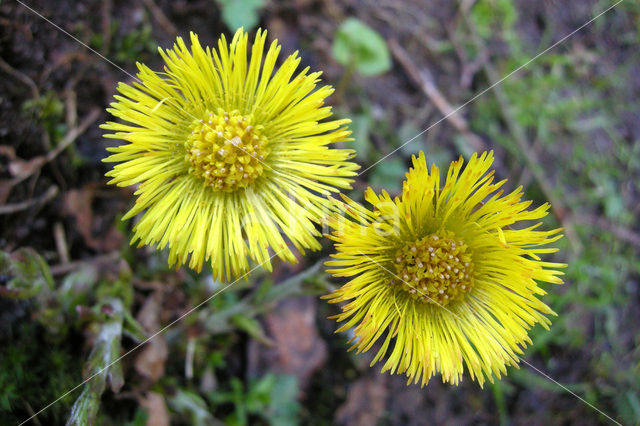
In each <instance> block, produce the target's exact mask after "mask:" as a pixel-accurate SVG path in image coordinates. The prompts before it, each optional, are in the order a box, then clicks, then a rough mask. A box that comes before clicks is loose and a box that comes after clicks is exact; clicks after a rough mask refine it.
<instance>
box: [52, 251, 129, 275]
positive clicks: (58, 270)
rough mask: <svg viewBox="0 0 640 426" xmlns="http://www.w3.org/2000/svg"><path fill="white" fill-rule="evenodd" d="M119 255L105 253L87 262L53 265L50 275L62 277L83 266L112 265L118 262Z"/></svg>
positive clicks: (77, 261) (118, 253)
mask: <svg viewBox="0 0 640 426" xmlns="http://www.w3.org/2000/svg"><path fill="white" fill-rule="evenodd" d="M121 257H122V256H121V254H120V252H118V251H114V252H111V253H107V254H102V255H100V256H96V257H92V258H91V259H87V260H76V261H74V262H69V263H62V264H60V265H54V266H52V267H51V268H50V269H51V275H53V276H54V277H55V276H59V275H64V274H66V273H68V272H71V271H75V270H76V269H80V268H82V267H83V266H94V265H101V264H105V263H113V262H116V261H118V260H120V258H121Z"/></svg>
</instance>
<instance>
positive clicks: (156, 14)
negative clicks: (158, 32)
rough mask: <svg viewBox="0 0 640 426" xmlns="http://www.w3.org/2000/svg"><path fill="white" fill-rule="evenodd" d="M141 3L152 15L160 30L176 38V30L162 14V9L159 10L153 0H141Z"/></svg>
mask: <svg viewBox="0 0 640 426" xmlns="http://www.w3.org/2000/svg"><path fill="white" fill-rule="evenodd" d="M143 1H144V4H145V6H147V8H148V9H149V11H150V12H151V14H152V15H153V19H155V20H156V21H157V22H158V25H160V26H161V27H162V29H163V30H164V31H165V32H166V33H167V34H169V35H170V36H171V37H175V36H177V35H178V30H177V29H176V27H175V26H174V25H173V24H172V23H171V21H169V19H168V18H167V16H166V15H165V14H164V12H162V9H160V8H159V7H158V5H157V4H156V3H155V2H154V1H153V0H143Z"/></svg>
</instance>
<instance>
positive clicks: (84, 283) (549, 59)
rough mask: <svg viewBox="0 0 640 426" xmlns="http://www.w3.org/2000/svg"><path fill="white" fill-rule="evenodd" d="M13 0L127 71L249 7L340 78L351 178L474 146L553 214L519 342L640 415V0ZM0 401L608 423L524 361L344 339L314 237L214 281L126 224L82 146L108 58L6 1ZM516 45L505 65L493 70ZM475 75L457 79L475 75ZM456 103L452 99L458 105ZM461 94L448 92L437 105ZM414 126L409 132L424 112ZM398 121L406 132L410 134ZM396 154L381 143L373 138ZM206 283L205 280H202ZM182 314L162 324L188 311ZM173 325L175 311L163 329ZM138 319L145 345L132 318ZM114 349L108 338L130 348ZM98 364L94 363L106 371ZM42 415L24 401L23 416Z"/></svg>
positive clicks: (357, 188) (225, 415)
mask: <svg viewBox="0 0 640 426" xmlns="http://www.w3.org/2000/svg"><path fill="white" fill-rule="evenodd" d="M28 4H29V6H31V7H33V8H34V9H35V10H37V11H38V12H39V13H42V14H43V15H44V16H45V17H47V18H48V19H51V20H52V21H53V22H55V23H56V24H58V25H60V26H61V28H63V29H64V30H66V31H68V32H70V33H71V34H73V35H74V36H75V37H77V38H78V39H80V40H82V41H83V42H84V43H86V44H88V45H89V46H91V47H92V48H93V49H95V50H96V51H98V52H99V53H100V54H102V55H104V56H105V57H107V58H109V59H110V60H112V61H114V63H115V64H117V65H118V66H120V67H122V68H123V69H125V70H127V71H128V72H134V71H135V62H137V61H138V62H144V63H146V64H148V65H150V66H151V67H152V68H154V69H159V68H160V66H161V64H160V58H159V56H158V55H157V54H156V48H157V46H164V47H167V46H169V45H171V44H172V43H173V41H174V40H175V36H176V35H183V36H184V35H186V34H188V32H189V31H190V30H193V31H196V32H197V33H199V35H200V37H201V39H202V40H203V41H205V42H206V43H207V44H209V45H213V44H214V43H215V41H216V39H217V38H218V36H219V34H221V33H225V34H227V35H228V34H230V33H233V30H235V29H236V28H237V27H239V26H244V27H245V29H255V28H256V27H257V26H262V27H264V28H266V29H267V30H268V31H269V37H270V38H271V39H274V38H278V39H279V40H280V42H281V43H282V44H283V52H285V53H286V54H289V53H292V52H293V51H295V50H299V51H300V55H301V56H302V60H303V65H305V66H306V65H309V66H311V67H312V68H314V69H319V70H322V71H323V72H324V74H323V78H324V81H325V82H327V83H329V84H332V85H334V86H335V87H336V92H335V94H334V95H333V96H332V98H331V99H330V102H331V103H332V105H333V106H334V110H335V112H336V114H337V115H339V116H343V117H350V118H351V119H352V120H353V123H352V130H353V134H354V138H355V141H354V142H353V145H352V146H353V147H354V148H355V149H357V151H358V157H357V161H358V162H359V163H360V164H361V165H362V170H363V171H364V173H363V174H362V175H361V176H359V177H358V179H357V181H356V182H355V184H354V191H352V192H351V193H349V194H348V195H349V196H351V197H353V198H355V199H361V197H362V196H361V194H362V191H363V189H364V188H366V187H367V186H369V185H370V186H372V187H374V189H376V190H378V189H381V188H383V187H384V188H386V189H387V190H389V192H390V193H391V194H392V195H397V194H398V191H399V189H400V183H401V180H402V178H403V176H404V173H405V172H406V170H407V166H408V163H409V159H410V157H411V155H412V154H415V153H417V152H418V151H419V150H424V151H425V153H426V154H427V158H428V161H430V162H433V163H435V164H437V165H438V166H439V167H441V168H446V166H447V165H448V163H449V161H451V160H454V159H456V158H457V157H458V156H459V155H462V156H464V157H468V156H469V155H470V154H471V153H472V152H473V151H476V150H483V149H493V150H494V151H495V153H496V158H497V160H496V163H495V166H496V169H497V175H498V176H499V177H500V178H508V179H509V183H508V187H509V189H513V188H515V187H516V186H518V185H523V186H524V187H525V188H526V196H527V197H528V198H529V199H532V200H533V201H534V205H540V204H542V203H544V202H547V201H549V202H551V204H552V212H553V214H552V215H550V216H549V217H548V219H547V223H546V226H549V227H556V226H562V227H564V228H565V234H566V238H564V239H563V240H561V241H560V246H561V251H560V252H559V253H557V254H556V255H554V256H553V259H554V260H556V261H561V262H566V263H568V264H569V266H568V268H567V269H566V284H565V285H564V286H561V287H553V288H551V287H549V288H548V291H549V294H547V295H546V296H544V300H545V301H546V302H547V303H548V304H550V305H551V306H552V308H553V309H554V310H555V311H556V312H557V313H558V316H557V317H555V318H554V319H553V322H554V324H553V326H552V328H551V330H550V331H546V330H543V329H542V328H541V327H537V328H534V329H533V330H532V333H531V334H532V340H533V345H531V347H529V348H528V349H527V350H526V353H525V359H526V360H527V362H529V363H531V364H532V365H534V366H536V368H539V369H540V370H541V371H543V372H545V374H548V375H549V376H550V377H552V378H553V379H554V380H557V381H558V382H560V383H562V384H563V385H565V386H566V387H567V388H568V389H570V390H571V391H572V392H574V393H575V394H577V395H579V396H580V397H581V398H584V399H585V400H586V401H588V402H589V403H590V404H593V405H595V406H597V407H598V408H600V409H601V410H603V411H604V412H606V413H607V414H608V415H609V416H611V417H613V418H615V419H616V420H617V421H619V422H621V423H625V424H633V423H637V422H638V419H640V385H639V384H640V349H638V348H639V347H640V345H639V343H640V341H639V340H640V332H639V331H640V322H639V321H638V318H640V303H639V302H640V294H639V284H638V280H639V276H640V259H639V258H638V248H639V247H640V228H639V226H638V217H639V213H640V202H639V200H640V183H639V182H640V143H639V140H640V109H639V105H638V99H639V98H640V96H639V95H640V58H639V56H638V55H639V52H640V49H638V47H639V46H640V35H639V32H638V30H639V28H640V5H639V4H638V2H635V1H631V0H628V1H624V2H622V3H620V4H618V5H616V6H615V8H614V9H613V10H611V11H609V12H607V13H606V14H604V15H603V16H601V17H600V18H598V19H597V20H596V21H595V22H593V23H592V24H590V25H589V26H587V27H586V28H584V29H582V30H581V31H579V32H577V33H576V34H574V35H572V36H571V37H570V38H568V39H567V40H564V41H562V43H560V45H559V46H557V47H555V48H554V49H552V50H550V51H548V52H546V53H544V54H543V55H541V56H540V57H539V58H537V59H536V60H535V61H533V62H531V63H528V61H529V60H530V59H531V58H533V57H534V56H536V55H537V54H538V53H540V52H543V51H544V50H545V49H546V48H547V47H548V46H551V45H553V44H554V43H556V42H558V41H560V40H562V39H563V37H564V36H566V35H568V34H570V33H571V32H572V31H574V30H575V29H576V28H578V27H580V26H581V25H583V24H584V23H585V22H587V21H588V20H589V19H591V18H592V17H594V16H596V15H597V14H599V13H600V12H602V11H604V10H606V9H607V8H608V7H609V6H611V5H613V4H614V3H613V2H610V1H603V0H589V1H581V2H560V1H554V0H545V1H539V2H529V1H525V0H477V1H473V0H461V1H457V2H449V1H445V0H428V1H418V0H403V1H392V0H382V1H379V2H365V1H358V0H343V1H338V0H286V1H277V2H276V1H269V0H242V1H227V0H215V1H214V0H197V1H185V0H177V1H170V0H133V1H128V2H124V1H119V0H103V1H97V0H96V1H93V0H90V1H86V2H75V1H71V0H61V1H57V2H52V1H45V0H39V1H36V0H34V1H30V2H28ZM0 19H1V20H2V26H1V27H0V54H1V60H0V73H1V74H2V77H3V78H2V79H0V249H2V253H1V254H0V418H2V419H4V420H3V421H7V422H8V423H7V424H12V423H19V422H20V421H23V420H25V419H26V418H27V417H29V416H31V415H32V414H34V413H35V412H37V411H38V410H40V409H41V408H43V407H45V406H46V405H47V404H49V403H50V402H52V401H54V400H56V399H57V398H58V397H59V396H62V395H64V394H65V392H67V391H68V390H71V389H73V388H74V387H75V386H76V385H78V384H80V383H81V382H82V380H83V379H84V378H88V377H91V376H94V375H95V377H93V378H92V380H91V381H89V382H87V383H86V384H83V385H81V386H79V387H78V388H77V389H75V390H74V392H71V393H69V394H67V395H66V396H64V397H63V398H62V399H61V400H60V401H58V402H56V403H55V404H54V405H53V406H51V407H50V408H48V409H47V410H46V411H45V412H43V413H42V414H41V415H39V416H38V420H37V421H36V420H34V424H63V423H65V422H68V423H69V424H86V423H87V422H88V423H95V424H105V425H108V424H129V425H143V424H154V425H163V424H169V422H171V424H220V423H226V424H234V425H244V424H278V425H280V424H282V425H285V424H287V425H288V424H296V423H312V424H334V423H338V424H376V423H377V424H422V423H424V422H425V419H428V420H429V422H430V423H453V424H458V423H461V424H462V423H463V424H468V423H501V424H507V423H538V424H540V423H548V424H562V423H580V424H599V423H606V422H607V419H606V418H605V417H603V416H602V415H600V414H598V413H597V412H596V411H594V410H593V409H592V408H590V407H589V406H587V405H586V404H584V403H582V402H581V401H579V400H578V399H577V398H576V397H575V396H573V395H571V394H569V393H567V392H566V391H565V390H563V389H562V388H561V387H559V386H558V385H557V384H555V383H553V382H552V381H550V380H548V379H547V378H545V377H543V376H542V375H540V374H539V373H538V372H536V371H535V370H533V369H531V368H529V367H527V366H526V365H522V366H521V368H520V369H518V370H515V369H511V370H510V371H509V375H508V377H506V378H505V379H504V380H502V381H500V382H496V383H495V384H493V385H491V386H487V387H485V389H484V390H482V389H480V388H479V387H478V386H477V385H476V384H474V383H473V382H470V381H469V380H465V381H464V383H463V384H462V385H461V386H459V387H449V386H444V385H442V384H441V383H440V382H439V380H438V378H435V379H433V380H432V381H431V383H430V384H429V385H428V386H427V387H426V388H423V389H419V388H417V387H415V386H409V387H406V386H405V383H404V379H403V378H402V377H397V376H387V375H380V374H379V373H378V369H379V368H369V367H368V363H369V360H370V357H369V355H367V354H365V355H355V354H352V353H347V352H346V350H345V349H346V347H347V344H346V340H348V338H349V336H342V335H335V334H333V330H334V329H335V324H333V323H332V322H331V321H329V320H327V319H326V318H327V317H328V316H330V315H332V314H335V313H336V312H337V310H336V309H337V308H336V307H330V306H327V305H326V304H323V303H321V302H320V301H319V299H318V297H317V296H318V295H321V294H326V293H327V292H329V291H331V290H332V289H333V288H335V286H337V285H340V284H341V282H340V281H337V280H333V279H330V278H328V277H327V276H326V275H325V273H324V272H323V268H322V260H323V259H324V258H325V257H326V256H327V255H328V254H329V253H330V251H331V247H330V244H329V243H328V242H327V241H324V242H323V246H324V249H323V251H321V252H319V253H311V254H309V255H308V256H306V257H305V258H301V262H300V263H299V264H298V265H295V266H287V265H281V264H278V265H276V268H275V271H274V274H273V275H268V274H266V273H265V272H257V273H255V274H253V275H252V276H251V278H250V279H249V280H246V281H240V282H238V283H235V284H233V285H232V286H228V285H227V284H225V283H218V282H212V280H211V277H210V275H209V274H208V273H207V272H206V271H205V272H204V273H202V274H200V275H196V274H193V273H191V272H190V271H187V270H182V269H181V270H177V271H176V270H171V269H169V268H167V267H166V254H165V253H157V252H154V251H153V250H151V249H147V248H142V249H137V248H134V247H130V246H129V245H128V243H127V242H128V240H129V239H130V237H131V231H130V224H128V223H122V222H120V221H119V217H121V216H122V214H123V212H124V211H125V209H126V207H127V206H128V205H130V204H131V202H132V190H131V189H126V188H125V189H118V188H112V187H106V186H105V179H104V177H103V174H104V172H105V171H106V168H105V166H104V165H103V164H102V163H101V162H100V160H101V158H102V157H103V156H104V155H105V151H104V148H105V147H106V146H107V142H105V141H103V140H102V138H101V131H100V130H99V129H98V127H97V126H98V124H99V123H100V122H103V121H105V120H106V119H107V116H106V113H105V112H104V108H105V107H106V106H107V104H108V103H109V102H110V101H111V96H112V95H113V93H114V88H115V85H116V83H117V81H120V80H128V77H127V75H126V74H124V73H122V71H121V70H119V69H117V68H115V67H113V66H111V65H110V64H108V63H107V62H105V61H104V60H102V59H101V58H100V57H99V56H97V55H95V54H93V53H91V52H90V51H88V50H86V49H84V48H83V47H82V46H80V45H79V44H78V43H76V42H75V41H73V40H72V39H70V38H68V37H67V36H65V35H64V34H62V33H61V32H59V31H58V30H57V29H56V28H54V27H53V26H51V25H50V24H47V23H46V22H44V21H43V20H41V19H40V18H38V17H37V16H36V15H34V14H33V13H32V12H30V11H29V10H28V9H26V8H25V7H23V6H21V5H19V4H18V3H16V2H14V1H4V0H3V1H1V2H0ZM524 64H527V65H526V67H525V68H524V69H522V70H520V71H518V72H516V73H514V74H513V75H511V76H509V77H508V78H506V79H504V80H502V78H503V76H506V75H508V74H509V73H511V72H512V71H514V70H516V69H518V67H521V66H522V65H524ZM490 86H492V87H493V88H492V89H491V90H489V91H487V92H486V93H483V94H482V96H479V97H477V98H476V94H478V93H481V92H482V91H484V90H485V89H486V88H487V87H490ZM469 100H473V101H472V102H470V103H469V104H468V105H466V102H467V101H469ZM461 105H465V107H464V108H463V109H461V110H460V111H459V113H457V114H454V115H450V116H448V117H447V118H445V119H443V117H444V116H445V115H448V114H449V113H451V112H452V111H453V110H455V109H456V108H458V107H459V106H461ZM425 129H426V131H425ZM408 141H411V142H409V143H407V142H408ZM389 153H393V155H391V156H389V157H388V158H385V159H384V160H383V161H380V162H378V161H379V160H380V159H381V158H383V157H384V156H385V155H386V154H389ZM203 301H206V302H204V303H203ZM186 313H189V315H187V316H186V317H184V319H182V320H180V321H177V320H178V319H179V318H181V317H182V316H183V315H184V314H186ZM168 325H170V327H166V326H168ZM153 335H156V337H154V339H153V340H151V341H150V342H148V343H146V344H144V345H140V344H141V342H143V341H145V340H146V339H147V338H148V337H150V336H153ZM132 349H135V351H133V352H132V353H131V354H129V355H127V356H126V357H124V358H122V359H120V358H121V357H122V355H124V354H125V353H128V351H130V350H132ZM105 367H107V368H105ZM38 422H39V423H38Z"/></svg>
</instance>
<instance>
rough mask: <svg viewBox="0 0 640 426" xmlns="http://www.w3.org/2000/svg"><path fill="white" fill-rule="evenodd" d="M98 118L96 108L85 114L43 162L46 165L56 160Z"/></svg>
mask: <svg viewBox="0 0 640 426" xmlns="http://www.w3.org/2000/svg"><path fill="white" fill-rule="evenodd" d="M99 116H100V110H99V109H98V108H94V109H92V110H91V112H89V114H87V116H86V117H85V118H84V120H82V122H81V123H80V125H79V126H78V127H74V128H73V129H71V130H69V132H67V134H66V135H64V138H62V140H61V141H60V143H58V145H57V146H56V147H55V148H54V149H52V150H51V151H49V152H48V153H47V155H46V156H45V162H46V163H48V162H50V161H52V160H53V159H54V158H56V157H57V156H58V155H60V153H61V152H62V151H64V150H65V149H66V148H67V147H68V146H69V145H71V144H72V143H73V142H74V141H75V140H76V138H77V137H78V136H80V135H81V134H83V133H84V132H85V131H86V130H87V128H88V127H89V126H91V125H92V124H93V123H94V122H95V121H96V120H97V119H98V117H99Z"/></svg>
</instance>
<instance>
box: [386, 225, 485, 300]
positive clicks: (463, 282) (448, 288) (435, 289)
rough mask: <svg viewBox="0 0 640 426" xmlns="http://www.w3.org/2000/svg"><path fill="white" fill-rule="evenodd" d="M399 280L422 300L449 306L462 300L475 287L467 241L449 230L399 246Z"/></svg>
mask: <svg viewBox="0 0 640 426" xmlns="http://www.w3.org/2000/svg"><path fill="white" fill-rule="evenodd" d="M395 267H396V278H397V279H396V282H397V284H398V285H400V286H401V287H402V289H403V290H405V291H407V292H408V293H409V295H410V296H411V297H412V298H414V299H416V300H420V301H422V302H427V303H434V304H437V305H440V306H446V305H448V304H449V303H450V302H453V301H459V300H462V298H463V297H464V295H465V294H466V293H467V292H468V291H469V290H471V288H472V287H473V264H472V262H471V255H470V254H469V252H468V248H467V245H466V244H464V242H463V241H462V240H459V239H455V235H454V234H453V233H452V232H449V231H444V230H442V231H439V232H436V233H433V234H431V235H427V236H426V237H424V238H421V239H419V240H418V241H415V242H414V243H413V244H409V245H406V246H404V247H402V248H401V249H400V250H398V252H397V254H396V259H395Z"/></svg>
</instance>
